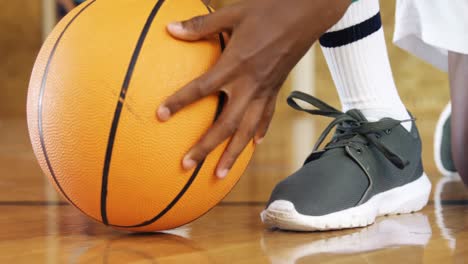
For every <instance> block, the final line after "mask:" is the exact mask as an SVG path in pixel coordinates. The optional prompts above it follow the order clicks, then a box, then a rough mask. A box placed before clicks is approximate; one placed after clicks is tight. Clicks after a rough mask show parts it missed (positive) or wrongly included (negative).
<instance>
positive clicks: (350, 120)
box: [287, 91, 414, 169]
mask: <svg viewBox="0 0 468 264" xmlns="http://www.w3.org/2000/svg"><path fill="white" fill-rule="evenodd" d="M298 100H299V101H302V102H305V103H308V104H310V105H311V106H313V107H315V108H316V109H308V108H303V107H302V106H300V105H299V104H298V103H297V101H298ZM287 102H288V105H289V106H291V107H292V108H294V109H296V110H298V111H302V112H306V113H309V114H312V115H321V116H325V117H331V118H334V120H333V121H332V122H331V123H330V124H329V125H328V126H327V127H326V128H325V130H324V131H323V132H322V134H321V135H320V136H319V138H318V140H317V143H315V146H314V149H313V152H316V151H317V150H318V149H319V148H320V146H321V145H322V143H323V141H324V140H325V138H326V137H327V136H328V134H330V132H331V131H332V129H333V128H335V127H336V130H337V132H338V133H335V135H334V137H333V139H332V141H331V142H330V143H328V144H327V145H326V146H325V148H324V149H325V150H329V149H333V148H343V147H346V146H349V147H352V148H354V149H356V150H359V151H361V152H362V148H361V147H360V146H359V145H361V146H362V145H369V144H372V145H374V146H375V147H376V149H377V150H378V151H380V152H381V153H382V154H383V155H384V156H385V157H386V158H387V159H388V160H389V161H390V162H391V163H392V164H393V165H395V166H396V167H397V168H399V169H404V168H405V167H406V166H407V165H408V164H409V161H408V160H406V159H403V158H402V157H400V156H399V155H398V154H396V153H394V152H393V151H391V150H390V149H389V148H388V147H386V146H385V145H384V144H383V143H382V142H381V141H380V140H379V138H380V136H381V134H380V133H382V132H385V133H387V131H391V130H392V129H393V128H394V127H396V126H398V125H399V124H400V123H402V122H409V121H413V120H414V119H408V120H394V119H390V118H389V119H382V120H380V121H377V122H369V121H367V120H366V119H365V117H364V116H363V115H362V113H361V112H359V111H358V110H354V109H353V110H350V111H348V112H346V113H343V112H342V111H340V110H338V109H336V108H334V107H332V106H330V105H328V104H326V103H324V102H322V101H320V100H319V99H317V98H315V97H313V96H311V95H308V94H306V93H303V92H299V91H294V92H292V93H291V94H290V95H289V97H288V99H287ZM359 151H358V152H359Z"/></svg>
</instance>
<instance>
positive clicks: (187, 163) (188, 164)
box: [182, 156, 197, 170]
mask: <svg viewBox="0 0 468 264" xmlns="http://www.w3.org/2000/svg"><path fill="white" fill-rule="evenodd" d="M195 166H197V163H196V162H195V161H194V160H193V159H191V158H190V157H188V156H185V158H184V160H183V161H182V167H184V169H185V170H191V169H193V168H195Z"/></svg>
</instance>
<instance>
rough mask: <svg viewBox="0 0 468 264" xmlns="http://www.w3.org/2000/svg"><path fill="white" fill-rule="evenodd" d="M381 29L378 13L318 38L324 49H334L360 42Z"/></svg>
mask: <svg viewBox="0 0 468 264" xmlns="http://www.w3.org/2000/svg"><path fill="white" fill-rule="evenodd" d="M381 27H382V19H381V18H380V12H378V13H377V14H376V15H374V16H373V17H371V18H369V19H367V20H365V21H363V22H361V23H359V24H357V25H354V26H351V27H348V28H345V29H342V30H338V31H333V32H327V33H325V34H323V35H322V37H320V40H319V41H320V45H322V47H325V48H336V47H340V46H344V45H347V44H350V43H353V42H356V41H358V40H361V39H363V38H365V37H367V36H369V35H371V34H372V33H374V32H377V31H378V30H379V29H380V28H381Z"/></svg>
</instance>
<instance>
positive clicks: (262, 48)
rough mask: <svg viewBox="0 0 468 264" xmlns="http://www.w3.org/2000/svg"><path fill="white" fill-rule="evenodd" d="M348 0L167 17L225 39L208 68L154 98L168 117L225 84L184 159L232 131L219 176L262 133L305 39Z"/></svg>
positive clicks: (266, 3)
mask: <svg viewBox="0 0 468 264" xmlns="http://www.w3.org/2000/svg"><path fill="white" fill-rule="evenodd" d="M350 3H351V2H350V1H349V0H289V1H284V0H250V1H241V2H239V3H237V4H234V5H231V6H228V7H225V8H222V9H220V10H218V11H216V12H215V13H213V14H209V15H205V16H199V17H194V18H192V19H190V20H187V21H182V22H174V23H171V24H169V25H168V27H167V29H168V31H169V33H170V34H171V35H172V36H173V37H175V38H178V39H181V40H185V41H197V40H200V39H203V38H209V37H213V36H214V35H216V34H217V33H220V32H225V33H227V34H229V35H230V37H229V43H228V45H227V47H226V49H225V51H224V52H223V54H222V56H221V57H220V59H219V60H218V62H217V63H216V65H214V66H213V67H212V68H211V69H210V70H209V71H208V72H207V73H205V74H204V75H202V76H200V77H199V78H197V79H195V80H193V81H192V82H191V83H189V84H187V85H186V86H184V87H182V88H181V89H180V90H179V91H178V92H176V93H175V94H173V95H172V96H170V97H169V98H167V99H166V101H165V102H164V103H163V104H162V105H161V106H159V108H158V110H157V116H158V118H159V120H161V121H163V122H164V121H167V120H169V119H170V117H171V116H173V115H175V114H176V113H177V112H178V111H179V110H180V109H181V108H183V107H185V106H187V105H189V104H191V103H193V102H195V101H197V100H199V99H200V98H202V97H205V96H207V95H210V94H215V93H218V92H223V93H225V94H226V95H227V103H226V105H225V107H224V109H223V112H222V113H221V115H220V116H219V118H218V120H217V121H216V122H215V123H214V124H213V125H212V127H211V128H210V129H209V130H208V131H207V132H206V134H205V135H204V136H203V137H202V138H201V139H200V140H199V141H198V143H197V144H196V145H195V146H193V147H192V148H191V149H190V151H189V152H188V153H187V154H186V156H185V157H184V159H183V161H182V165H183V167H184V169H186V170H190V169H193V168H195V167H196V165H197V164H198V163H199V162H201V161H202V160H203V159H204V158H205V157H206V156H207V155H208V154H209V153H210V152H211V151H212V150H213V149H214V148H216V146H218V145H219V144H221V143H222V142H223V141H225V140H226V139H228V138H231V140H230V143H229V145H228V147H227V148H226V149H225V151H224V154H223V155H222V157H221V159H220V160H219V162H218V166H217V169H216V175H217V176H218V177H219V178H224V177H225V176H226V175H227V174H228V172H229V169H230V168H231V167H232V165H233V164H234V162H235V161H236V159H237V157H238V156H239V154H240V153H241V152H242V150H243V149H244V148H245V146H246V145H247V144H248V143H249V142H250V141H251V140H252V139H253V140H254V142H255V143H256V144H259V143H260V142H261V141H262V139H263V138H264V136H265V134H266V132H267V129H268V126H269V124H270V121H271V119H272V116H273V112H274V109H275V103H276V98H277V94H278V91H279V89H280V87H281V85H282V84H283V82H284V81H285V79H286V77H287V75H288V74H289V72H290V71H291V70H292V68H293V67H294V66H295V65H296V63H297V62H298V61H299V60H300V59H301V57H302V56H303V55H304V54H305V53H306V52H307V50H308V49H309V48H310V47H311V45H312V44H313V43H314V42H315V41H316V40H317V39H318V38H319V37H320V36H321V35H322V34H323V33H324V32H325V31H326V30H327V29H328V28H330V27H331V26H332V25H333V24H335V23H336V22H337V21H338V20H339V19H340V18H341V17H342V16H343V14H344V13H345V12H346V9H347V8H348V6H349V5H350Z"/></svg>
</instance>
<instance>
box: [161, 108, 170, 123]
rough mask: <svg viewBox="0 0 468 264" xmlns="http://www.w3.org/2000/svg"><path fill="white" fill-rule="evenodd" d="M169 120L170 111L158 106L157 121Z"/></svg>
mask: <svg viewBox="0 0 468 264" xmlns="http://www.w3.org/2000/svg"><path fill="white" fill-rule="evenodd" d="M169 118H171V111H169V108H167V107H165V106H160V107H159V109H158V119H159V120H160V121H163V122H164V121H167V120H169Z"/></svg>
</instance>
